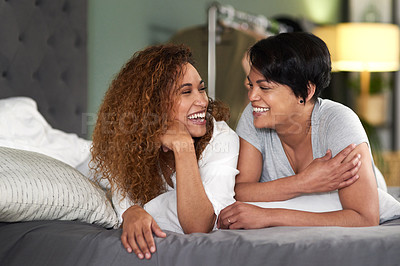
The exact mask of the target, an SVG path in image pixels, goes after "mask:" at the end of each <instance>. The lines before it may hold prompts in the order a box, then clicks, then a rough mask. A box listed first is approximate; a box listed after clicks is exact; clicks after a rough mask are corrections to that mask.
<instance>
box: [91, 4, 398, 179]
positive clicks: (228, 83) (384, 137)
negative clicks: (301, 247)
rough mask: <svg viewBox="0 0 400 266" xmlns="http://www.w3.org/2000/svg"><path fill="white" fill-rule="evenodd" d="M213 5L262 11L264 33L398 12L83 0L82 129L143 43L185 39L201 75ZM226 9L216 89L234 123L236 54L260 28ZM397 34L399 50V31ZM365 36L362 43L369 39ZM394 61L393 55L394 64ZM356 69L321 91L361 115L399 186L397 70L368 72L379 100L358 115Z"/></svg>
mask: <svg viewBox="0 0 400 266" xmlns="http://www.w3.org/2000/svg"><path fill="white" fill-rule="evenodd" d="M218 4H219V5H222V6H224V7H228V8H232V9H229V10H231V11H232V10H234V11H235V12H243V13H244V14H247V15H253V16H262V17H263V18H266V19H267V21H268V22H270V23H272V24H271V27H270V28H269V30H268V32H264V33H263V34H264V35H265V34H266V35H268V34H275V33H277V32H279V27H277V25H278V26H282V25H283V26H287V28H286V29H287V30H289V31H310V32H313V31H314V30H315V29H318V28H319V27H321V26H334V27H336V26H337V25H339V24H341V23H347V22H350V23H357V22H362V23H367V22H368V23H374V24H387V23H390V24H397V25H398V23H399V17H400V9H399V3H398V0H269V1H266V0H248V1H242V0H220V1H218V2H212V1H209V0H162V1H161V0H146V1H144V0H115V1H109V0H89V1H88V21H87V23H88V43H87V49H88V109H87V113H88V116H87V121H86V122H87V126H88V133H89V134H88V135H89V136H90V133H91V132H92V130H93V126H94V124H95V114H96V112H97V109H98V107H99V105H100V103H101V101H102V98H103V96H104V93H105V91H106V90H107V88H108V86H109V84H110V82H111V80H112V79H113V77H114V75H115V74H116V73H117V72H118V71H119V69H120V68H121V66H122V65H123V64H124V62H126V61H127V60H128V59H129V58H130V57H131V56H132V54H133V53H134V52H136V51H138V50H141V49H143V48H145V47H146V46H148V45H153V44H159V43H165V42H184V43H186V44H188V45H189V46H191V48H192V50H193V52H194V54H195V59H196V61H197V63H198V64H197V68H198V70H199V72H200V74H201V76H202V77H203V79H204V80H206V81H208V80H207V79H208V76H209V73H208V72H207V71H208V68H207V67H208V66H207V62H208V54H207V45H208V43H207V40H208V38H207V37H208V30H207V29H208V19H209V10H210V7H212V6H214V5H218ZM229 10H228V12H227V14H228V15H229V12H230V11H229ZM227 14H225V15H221V16H219V17H218V15H217V28H216V31H217V33H216V41H215V43H216V55H215V60H216V68H217V69H216V82H215V91H216V92H215V96H216V98H219V99H222V100H224V101H225V102H227V103H228V104H229V105H230V107H231V119H230V121H229V125H230V126H231V127H232V128H235V126H236V123H237V119H238V117H239V116H240V113H241V111H242V108H243V107H244V106H245V104H246V90H245V87H244V84H243V81H244V77H245V73H244V71H243V68H242V65H241V59H242V56H243V54H244V52H245V50H246V49H247V48H248V46H250V45H251V44H252V43H254V42H255V41H256V40H257V39H259V38H260V36H261V37H262V36H263V34H261V35H260V34H259V33H260V32H259V31H257V30H255V29H252V30H251V32H250V31H248V30H246V29H244V28H242V29H240V30H239V33H238V30H237V28H235V27H229V25H228V27H227V23H228V22H229V23H231V22H232V21H228V22H227V21H226V17H227V16H228V15H227ZM224 19H225V21H224ZM274 23H275V24H274ZM276 23H277V24H276ZM397 28H398V27H397ZM378 31H379V29H378ZM367 32H368V30H367ZM239 35H240V36H239ZM320 37H321V38H322V36H320ZM368 38H370V39H371V40H374V38H375V39H376V38H382V37H379V36H376V35H374V33H373V32H371V33H370V34H369V37H368ZM396 38H397V39H396V41H397V43H396V46H397V47H396V49H397V51H398V50H399V48H398V36H397V37H396ZM326 41H327V40H326ZM388 42H390V41H388ZM364 43H365V45H367V44H368V43H369V41H368V40H367V41H364ZM328 46H330V45H329V44H328ZM361 46H363V45H361ZM331 48H332V47H330V49H331ZM383 50H385V48H384V47H382V48H379V50H375V51H374V52H373V53H377V54H379V53H380V52H381V51H383ZM398 60H399V58H398V55H397V58H395V61H396V62H397V65H398ZM362 72H364V73H365V71H360V70H354V71H349V70H344V71H342V70H338V71H337V72H334V73H333V74H332V77H333V79H332V83H331V86H330V87H329V88H328V89H327V90H326V91H325V92H324V94H323V98H330V99H333V100H335V101H338V102H341V103H343V104H345V105H347V106H349V107H351V108H353V109H354V110H355V111H356V112H357V113H358V114H359V115H360V116H361V117H362V119H363V123H364V126H365V128H366V129H367V133H368V135H369V137H370V139H371V143H372V144H371V145H372V146H373V151H374V156H375V157H376V161H377V164H380V165H381V166H380V168H381V169H382V171H383V172H384V174H385V177H387V176H389V177H388V178H389V179H390V178H391V177H390V176H393V178H392V179H393V183H391V182H392V181H389V185H390V184H394V185H397V186H400V178H399V177H398V175H399V173H400V156H399V153H398V151H399V150H400V134H399V132H400V130H399V128H400V122H399V120H400V111H399V106H398V105H399V104H400V96H399V88H398V87H399V85H398V77H397V76H398V71H397V69H396V67H395V69H392V70H390V71H386V70H379V72H375V71H374V70H372V71H371V72H370V73H369V71H368V77H369V80H368V84H369V85H368V87H369V92H368V98H369V99H370V98H374V99H375V98H376V97H374V95H379V97H378V98H379V99H377V100H376V99H375V100H371V101H368V102H366V101H364V100H363V101H362V103H364V105H366V107H365V108H364V109H365V110H368V112H369V114H365V115H364V114H362V111H361V109H360V107H359V105H360V100H359V99H358V98H359V96H360V95H361V92H360V91H361V89H360V87H361V86H362V85H361V84H362V82H360V81H361V79H362V78H361V76H362V74H361V73H362ZM235 73H236V74H235Z"/></svg>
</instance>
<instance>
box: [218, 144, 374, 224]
mask: <svg viewBox="0 0 400 266" xmlns="http://www.w3.org/2000/svg"><path fill="white" fill-rule="evenodd" d="M357 154H361V161H362V165H361V168H360V170H359V175H360V178H359V180H358V182H356V183H354V184H352V185H351V186H347V187H345V188H342V189H341V190H339V197H340V201H341V204H342V206H343V210H340V211H333V212H325V213H312V212H305V211H297V210H287V209H264V208H260V207H257V206H254V205H250V204H246V203H242V202H236V203H235V204H232V205H231V206H229V207H227V208H225V209H224V210H223V211H222V212H221V214H220V221H219V226H220V228H230V229H238V228H245V229H250V228H263V227H270V226H374V225H378V224H379V202H378V192H377V189H376V181H375V176H374V173H373V170H372V162H371V157H370V153H369V149H368V146H367V144H366V143H362V144H360V145H358V146H357V147H356V148H355V149H354V150H353V151H352V152H351V153H350V156H348V157H347V158H352V156H353V155H357ZM345 161H347V162H348V161H349V159H345Z"/></svg>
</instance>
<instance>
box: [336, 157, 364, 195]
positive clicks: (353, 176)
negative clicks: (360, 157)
mask: <svg viewBox="0 0 400 266" xmlns="http://www.w3.org/2000/svg"><path fill="white" fill-rule="evenodd" d="M360 168H361V161H358V162H357V165H356V166H354V165H352V168H351V169H350V170H349V171H347V172H346V173H344V174H343V181H342V182H340V184H339V185H338V189H341V188H344V187H347V186H350V185H351V184H353V183H354V182H356V181H357V180H358V178H359V177H360V176H359V175H358V174H357V173H358V171H359V170H360Z"/></svg>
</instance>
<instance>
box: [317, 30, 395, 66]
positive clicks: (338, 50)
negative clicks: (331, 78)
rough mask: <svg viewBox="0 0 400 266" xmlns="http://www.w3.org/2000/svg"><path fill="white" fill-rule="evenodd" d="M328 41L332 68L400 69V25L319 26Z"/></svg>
mask: <svg viewBox="0 0 400 266" xmlns="http://www.w3.org/2000/svg"><path fill="white" fill-rule="evenodd" d="M313 33H314V34H315V35H317V36H319V37H320V38H321V39H322V40H324V41H325V42H326V44H327V45H328V48H329V50H330V52H331V56H332V68H333V71H355V72H362V71H369V72H377V71H379V72H387V71H397V70H398V69H399V38H400V34H399V27H398V26H397V25H393V24H386V23H340V24H337V25H335V26H323V27H317V28H315V30H314V31H313Z"/></svg>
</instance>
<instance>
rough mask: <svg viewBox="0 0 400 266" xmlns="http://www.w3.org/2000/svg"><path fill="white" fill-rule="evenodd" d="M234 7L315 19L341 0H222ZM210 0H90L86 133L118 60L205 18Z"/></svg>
mask: <svg viewBox="0 0 400 266" xmlns="http://www.w3.org/2000/svg"><path fill="white" fill-rule="evenodd" d="M219 2H220V3H221V4H229V5H232V6H233V7H235V8H236V9H238V10H242V11H246V12H250V13H254V14H262V15H265V16H267V17H272V16H274V15H290V16H293V17H296V18H305V19H307V20H311V21H314V22H319V23H335V22H338V21H339V18H340V15H341V14H340V3H342V2H343V1H342V0H269V1H266V0H251V1H243V0H221V1H219ZM210 3H212V1H210V0H163V1H161V0H146V1H144V0H115V1H109V0H89V6H88V56H89V58H88V68H89V69H88V75H89V76H88V86H89V91H88V113H87V116H86V123H87V124H88V131H89V134H88V135H89V136H90V135H91V132H92V130H93V125H94V124H95V120H96V112H97V109H98V107H99V105H100V104H101V101H102V98H103V96H104V93H105V91H106V90H107V88H108V85H109V83H110V82H111V80H112V78H113V76H114V75H115V73H117V72H118V71H119V69H120V68H121V66H122V64H123V63H124V62H125V61H126V60H128V59H129V58H130V56H131V55H132V54H133V53H134V52H135V51H137V50H140V49H142V48H144V47H145V46H147V45H150V44H155V43H160V42H164V41H167V40H168V39H169V38H170V36H172V34H174V33H175V32H176V31H177V30H179V29H183V28H186V27H190V26H194V25H200V24H205V23H206V22H207V12H206V10H207V7H208V6H209V5H210Z"/></svg>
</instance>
